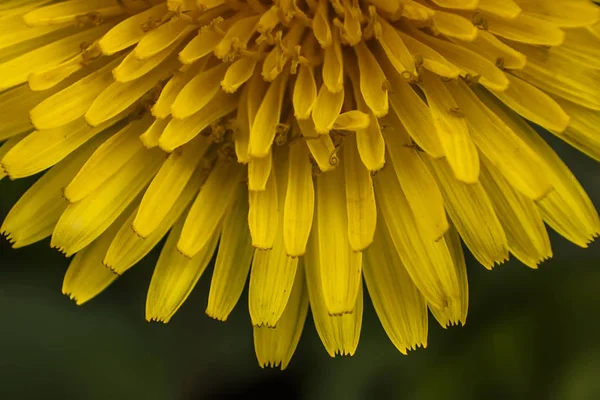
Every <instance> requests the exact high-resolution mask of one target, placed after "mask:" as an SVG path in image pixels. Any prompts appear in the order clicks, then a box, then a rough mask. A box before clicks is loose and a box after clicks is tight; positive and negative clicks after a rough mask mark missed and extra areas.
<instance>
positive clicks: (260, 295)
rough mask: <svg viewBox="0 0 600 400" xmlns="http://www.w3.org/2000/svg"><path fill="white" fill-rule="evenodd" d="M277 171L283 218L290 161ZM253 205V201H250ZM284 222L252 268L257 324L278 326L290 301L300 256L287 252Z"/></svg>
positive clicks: (250, 299)
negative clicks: (271, 243)
mask: <svg viewBox="0 0 600 400" xmlns="http://www.w3.org/2000/svg"><path fill="white" fill-rule="evenodd" d="M276 160H277V161H278V164H279V165H278V168H275V169H274V171H273V172H276V173H277V185H276V186H277V187H276V188H274V189H276V191H277V208H275V209H273V210H272V212H277V216H276V219H277V221H280V220H282V219H283V207H284V204H283V203H284V198H285V197H284V196H285V191H286V187H287V168H288V167H287V163H286V162H279V161H280V160H281V161H283V159H280V158H279V157H278V158H277V159H276ZM250 207H252V203H250ZM282 225H283V224H281V223H276V224H275V226H273V227H272V229H273V231H275V234H274V242H273V247H272V249H270V250H256V251H255V252H254V260H253V262H252V270H251V271H250V289H249V293H248V296H249V297H248V306H249V308H250V319H251V320H252V325H254V326H266V327H274V326H276V324H277V321H279V318H280V317H281V315H282V313H283V311H284V309H285V306H286V304H287V303H288V301H289V296H290V292H291V288H292V285H293V283H294V277H295V275H296V273H297V272H296V268H297V265H298V258H293V257H290V256H288V255H287V253H286V250H285V245H284V243H283V226H282Z"/></svg>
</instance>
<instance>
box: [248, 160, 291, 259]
mask: <svg viewBox="0 0 600 400" xmlns="http://www.w3.org/2000/svg"><path fill="white" fill-rule="evenodd" d="M251 165H252V162H251V163H250V165H249V168H248V170H250V166H251ZM269 171H270V173H269V174H268V175H267V176H268V180H267V182H266V185H265V187H264V190H261V191H256V190H252V189H250V187H249V188H248V201H249V203H250V212H249V213H248V226H249V227H250V234H251V236H252V246H254V247H256V248H258V249H261V250H267V249H271V248H272V247H273V242H274V241H275V235H276V234H277V225H278V224H279V201H278V199H277V198H278V191H279V190H278V185H283V182H277V180H276V177H275V176H276V174H275V168H271V169H269Z"/></svg>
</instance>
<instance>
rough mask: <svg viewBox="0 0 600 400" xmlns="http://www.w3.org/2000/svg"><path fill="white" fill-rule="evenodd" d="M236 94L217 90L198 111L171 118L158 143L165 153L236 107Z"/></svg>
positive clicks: (187, 140)
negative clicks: (186, 116)
mask: <svg viewBox="0 0 600 400" xmlns="http://www.w3.org/2000/svg"><path fill="white" fill-rule="evenodd" d="M237 105H238V96H237V95H235V94H228V93H225V92H223V91H218V92H217V94H216V95H215V97H213V98H212V99H211V101H209V102H208V104H207V105H206V106H205V107H204V108H202V109H201V110H200V111H198V112H196V113H195V114H193V115H191V116H190V117H189V118H185V119H172V120H171V121H170V122H169V124H168V125H167V126H166V128H165V130H164V131H163V133H162V135H161V136H160V139H159V141H158V145H159V146H160V148H161V149H163V150H164V151H166V152H167V153H170V152H172V151H173V150H175V149H176V148H178V147H179V146H182V145H184V144H186V143H188V142H189V141H190V140H192V139H194V138H195V137H196V136H198V135H199V134H200V132H201V131H203V130H204V129H205V128H207V127H208V126H210V124H211V123H213V122H215V121H218V120H219V119H220V118H223V117H224V116H226V115H227V114H229V113H230V112H232V111H233V110H235V109H236V107H237Z"/></svg>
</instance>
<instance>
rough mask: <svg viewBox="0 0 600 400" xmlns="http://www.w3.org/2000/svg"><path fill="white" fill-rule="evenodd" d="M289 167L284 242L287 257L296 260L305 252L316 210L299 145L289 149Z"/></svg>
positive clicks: (309, 169)
mask: <svg viewBox="0 0 600 400" xmlns="http://www.w3.org/2000/svg"><path fill="white" fill-rule="evenodd" d="M288 165H289V169H288V184H287V191H286V194H285V204H284V210H283V241H284V243H285V248H286V251H287V254H288V255H289V256H292V257H298V256H301V255H304V253H305V251H306V244H307V242H308V235H309V234H310V230H311V227H312V224H313V214H314V208H315V188H314V183H313V178H312V167H311V165H310V161H309V159H308V147H307V146H306V144H304V143H302V142H300V143H296V144H293V145H291V146H290V154H289V161H288Z"/></svg>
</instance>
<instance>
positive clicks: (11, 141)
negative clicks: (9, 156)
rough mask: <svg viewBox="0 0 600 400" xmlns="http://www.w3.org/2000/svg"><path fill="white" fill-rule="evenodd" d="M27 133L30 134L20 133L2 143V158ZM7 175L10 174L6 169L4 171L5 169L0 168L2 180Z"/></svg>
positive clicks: (0, 149) (0, 151)
mask: <svg viewBox="0 0 600 400" xmlns="http://www.w3.org/2000/svg"><path fill="white" fill-rule="evenodd" d="M27 135H28V134H27V133H21V134H19V135H16V136H13V137H11V138H9V139H8V140H6V141H5V142H4V143H2V145H0V160H2V158H3V157H4V156H5V155H6V153H8V152H9V151H10V149H12V148H13V147H15V146H16V145H17V143H19V142H20V141H21V139H23V138H24V137H25V136H27ZM7 176H8V174H7V173H6V171H4V169H2V168H0V180H2V179H4V178H5V177H7Z"/></svg>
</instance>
